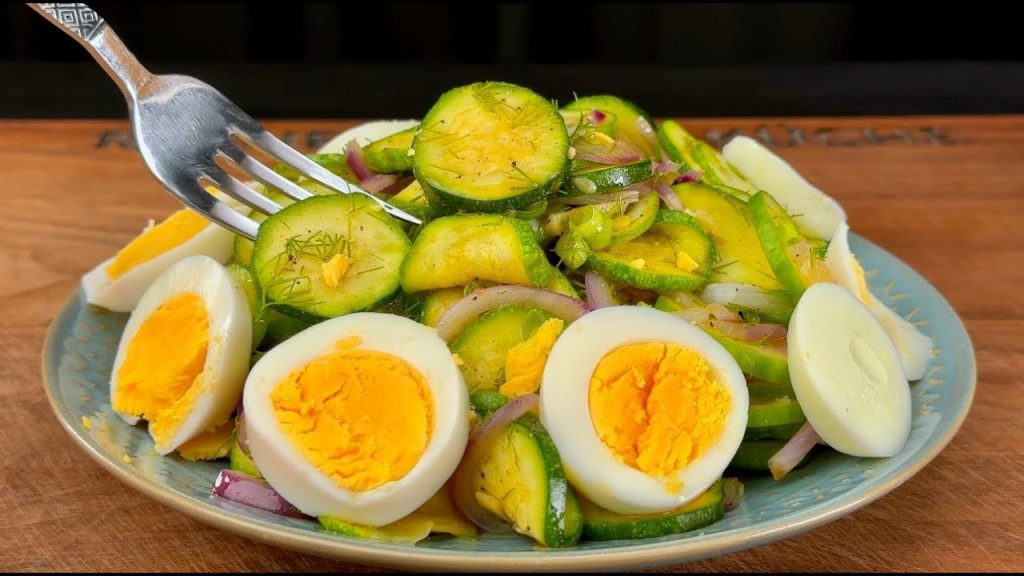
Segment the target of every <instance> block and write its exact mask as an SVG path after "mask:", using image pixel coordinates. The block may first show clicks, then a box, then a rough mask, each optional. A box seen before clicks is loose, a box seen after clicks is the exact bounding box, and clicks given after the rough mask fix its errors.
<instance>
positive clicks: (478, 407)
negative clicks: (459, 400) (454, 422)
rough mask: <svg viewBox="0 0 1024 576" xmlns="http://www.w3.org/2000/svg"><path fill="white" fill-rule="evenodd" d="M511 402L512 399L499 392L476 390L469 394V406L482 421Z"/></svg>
mask: <svg viewBox="0 0 1024 576" xmlns="http://www.w3.org/2000/svg"><path fill="white" fill-rule="evenodd" d="M511 401H512V399H511V398H509V397H508V396H505V395H504V394H502V393H501V392H498V391H497V390H474V391H473V392H470V393H469V405H470V407H471V408H473V411H474V412H476V413H477V415H479V416H480V419H481V420H483V419H485V418H487V417H488V416H490V415H491V414H493V413H494V411H495V410H497V409H498V408H501V407H502V406H504V405H505V404H508V403H509V402H511Z"/></svg>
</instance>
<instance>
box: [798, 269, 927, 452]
mask: <svg viewBox="0 0 1024 576" xmlns="http://www.w3.org/2000/svg"><path fill="white" fill-rule="evenodd" d="M787 358H788V361H789V376H790V380H792V382H793V390H794V392H796V398H797V401H798V402H799V403H800V408H801V409H802V410H803V412H804V414H805V415H806V416H807V421H808V422H809V423H810V424H811V426H812V427H813V428H814V430H815V431H816V432H817V433H818V435H819V436H821V438H822V440H824V441H825V442H827V443H828V444H829V446H831V447H833V448H835V449H836V450H838V451H840V452H843V453H845V454H850V455H851V456H865V457H886V456H893V455H894V454H896V453H897V452H899V451H900V449H901V448H902V447H903V444H904V443H905V442H906V440H907V437H908V436H909V434H910V417H911V414H910V386H909V385H908V384H907V379H906V377H905V376H904V375H903V369H902V367H901V366H900V359H899V356H898V355H897V354H896V349H895V348H894V347H893V344H892V341H891V340H890V339H889V336H888V335H887V334H886V332H885V330H884V329H883V328H882V325H881V324H880V323H879V322H878V320H877V319H876V318H875V316H874V315H872V314H871V312H870V311H868V309H867V308H866V307H865V306H864V304H862V303H861V302H860V301H859V300H858V299H857V298H856V297H854V295H853V294H851V293H850V291H849V290H847V289H845V288H843V287H842V286H839V285H838V284H832V283H825V282H823V283H818V284H814V285H813V286H811V287H810V288H808V289H807V291H806V292H804V293H803V295H802V296H801V297H800V301H799V302H798V303H797V305H796V309H795V310H794V311H793V316H792V317H791V318H790V320H789V333H788V354H787Z"/></svg>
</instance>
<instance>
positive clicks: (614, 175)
mask: <svg viewBox="0 0 1024 576" xmlns="http://www.w3.org/2000/svg"><path fill="white" fill-rule="evenodd" d="M581 164H582V163H581ZM652 173H653V166H652V164H651V161H650V160H641V161H639V162H633V163H632V164H621V165H619V166H605V165H603V164H593V163H589V162H588V163H586V164H585V165H579V166H578V165H576V164H575V163H574V164H573V167H572V169H570V171H569V178H568V188H569V190H570V191H571V192H574V193H576V194H593V193H597V192H604V191H605V190H611V189H612V188H625V187H626V186H630V185H632V184H636V183H638V182H643V181H644V180H647V179H648V178H650V177H651V174H652Z"/></svg>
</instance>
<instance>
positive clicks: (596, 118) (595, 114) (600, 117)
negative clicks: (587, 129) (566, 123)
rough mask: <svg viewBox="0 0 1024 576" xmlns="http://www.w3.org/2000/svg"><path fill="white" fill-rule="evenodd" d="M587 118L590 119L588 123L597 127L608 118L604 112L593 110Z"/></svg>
mask: <svg viewBox="0 0 1024 576" xmlns="http://www.w3.org/2000/svg"><path fill="white" fill-rule="evenodd" d="M588 117H589V118H590V121H591V122H592V123H593V124H594V126H597V125H599V124H601V122H604V119H605V118H607V117H608V116H607V115H606V114H605V113H604V112H601V111H600V110H597V109H594V110H591V111H590V114H589V116H588Z"/></svg>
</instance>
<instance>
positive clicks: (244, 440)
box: [235, 402, 252, 456]
mask: <svg viewBox="0 0 1024 576" xmlns="http://www.w3.org/2000/svg"><path fill="white" fill-rule="evenodd" d="M235 429H236V430H238V447H239V448H240V449H241V450H242V453H244V454H245V455H246V456H252V455H251V454H249V433H248V432H246V427H245V414H244V413H243V412H242V404H241V402H239V404H238V416H236V417H235Z"/></svg>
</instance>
